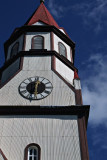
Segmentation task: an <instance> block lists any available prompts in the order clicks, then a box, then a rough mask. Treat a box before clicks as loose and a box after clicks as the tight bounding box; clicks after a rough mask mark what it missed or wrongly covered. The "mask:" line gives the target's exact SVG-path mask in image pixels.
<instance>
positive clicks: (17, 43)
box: [10, 42, 19, 58]
mask: <svg viewBox="0 0 107 160" xmlns="http://www.w3.org/2000/svg"><path fill="white" fill-rule="evenodd" d="M16 45H18V47H17V53H18V51H19V42H16V43H15V44H14V45H13V46H12V48H11V52H10V58H12V57H14V56H15V55H17V53H15V54H13V48H14V47H15V46H16Z"/></svg>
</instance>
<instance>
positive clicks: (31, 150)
mask: <svg viewBox="0 0 107 160" xmlns="http://www.w3.org/2000/svg"><path fill="white" fill-rule="evenodd" d="M25 160H40V147H39V145H38V144H34V143H33V144H29V145H28V146H27V147H26V148H25Z"/></svg>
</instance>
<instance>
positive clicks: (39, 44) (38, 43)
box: [32, 36, 44, 49]
mask: <svg viewBox="0 0 107 160" xmlns="http://www.w3.org/2000/svg"><path fill="white" fill-rule="evenodd" d="M43 48H44V38H43V37H42V36H35V37H33V38H32V49H43Z"/></svg>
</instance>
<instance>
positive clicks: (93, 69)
mask: <svg viewBox="0 0 107 160" xmlns="http://www.w3.org/2000/svg"><path fill="white" fill-rule="evenodd" d="M106 62H107V56H106V55H103V53H98V54H95V55H92V56H90V58H89V60H88V61H87V62H86V63H87V64H89V65H88V66H87V68H86V70H85V72H88V73H90V74H88V77H87V78H86V79H85V80H84V81H83V82H82V85H83V89H82V93H83V101H84V104H90V105H91V110H90V118H89V122H90V123H92V124H95V125H99V124H104V125H105V126H107V125H106V121H107V63H106ZM84 65H86V64H84Z"/></svg>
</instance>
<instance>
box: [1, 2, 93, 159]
mask: <svg viewBox="0 0 107 160" xmlns="http://www.w3.org/2000/svg"><path fill="white" fill-rule="evenodd" d="M40 2H41V3H40V6H39V7H38V8H37V9H36V11H35V12H34V13H33V14H32V16H31V17H30V18H29V19H28V21H27V22H26V23H25V25H23V26H22V27H20V28H16V29H15V30H14V32H13V33H12V35H11V36H10V38H9V39H8V40H7V41H6V42H5V44H4V48H5V63H4V65H3V67H2V68H1V69H0V158H1V159H2V160H65V159H66V160H89V155H88V145H87V136H86V128H87V123H88V116H89V108H90V106H87V105H83V103H82V94H81V84H80V78H79V76H78V69H77V68H76V67H75V65H74V57H75V43H74V42H73V41H72V40H71V39H70V37H69V36H68V34H67V33H66V31H65V30H64V28H62V27H59V25H58V24H57V23H56V21H55V20H54V18H53V17H52V15H51V14H50V13H49V11H48V10H47V8H46V7H45V5H44V1H43V0H41V1H40Z"/></svg>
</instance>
